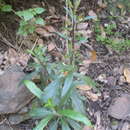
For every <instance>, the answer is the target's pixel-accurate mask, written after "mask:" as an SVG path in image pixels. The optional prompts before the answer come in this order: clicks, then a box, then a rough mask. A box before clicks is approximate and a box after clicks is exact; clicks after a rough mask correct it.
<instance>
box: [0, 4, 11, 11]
mask: <svg viewBox="0 0 130 130" xmlns="http://www.w3.org/2000/svg"><path fill="white" fill-rule="evenodd" d="M1 11H3V12H11V11H12V6H11V5H4V6H2V8H1Z"/></svg>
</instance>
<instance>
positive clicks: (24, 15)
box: [0, 0, 45, 36]
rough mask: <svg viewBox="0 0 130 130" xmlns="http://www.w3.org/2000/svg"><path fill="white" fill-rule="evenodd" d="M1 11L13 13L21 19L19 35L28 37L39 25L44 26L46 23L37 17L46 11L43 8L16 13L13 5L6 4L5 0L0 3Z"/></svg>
mask: <svg viewBox="0 0 130 130" xmlns="http://www.w3.org/2000/svg"><path fill="white" fill-rule="evenodd" d="M0 11H1V12H13V13H14V14H15V15H17V16H18V17H19V18H20V23H19V25H20V26H19V29H18V34H20V35H24V36H26V35H28V34H30V33H33V32H34V30H35V26H36V25H37V24H39V25H44V24H45V21H44V20H43V19H42V18H41V17H38V16H37V15H39V14H41V13H43V12H44V11H45V9H43V8H31V9H27V10H23V11H15V10H13V9H12V6H11V5H8V4H6V3H5V2H4V0H1V1H0Z"/></svg>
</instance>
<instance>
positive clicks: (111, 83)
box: [107, 76, 116, 86]
mask: <svg viewBox="0 0 130 130" xmlns="http://www.w3.org/2000/svg"><path fill="white" fill-rule="evenodd" d="M107 84H108V85H109V86H115V85H116V78H115V77H113V76H110V77H108V78H107Z"/></svg>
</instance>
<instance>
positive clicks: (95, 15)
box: [88, 10, 97, 20]
mask: <svg viewBox="0 0 130 130" xmlns="http://www.w3.org/2000/svg"><path fill="white" fill-rule="evenodd" d="M88 15H89V16H93V17H94V18H93V19H95V20H97V14H96V13H95V12H94V11H93V10H90V11H89V12H88Z"/></svg>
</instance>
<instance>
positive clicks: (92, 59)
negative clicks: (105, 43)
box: [90, 50, 97, 61]
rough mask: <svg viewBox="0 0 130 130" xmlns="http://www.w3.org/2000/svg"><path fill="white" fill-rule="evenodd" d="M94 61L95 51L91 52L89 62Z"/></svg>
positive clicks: (95, 57)
mask: <svg viewBox="0 0 130 130" xmlns="http://www.w3.org/2000/svg"><path fill="white" fill-rule="evenodd" d="M96 59H97V54H96V51H95V50H93V51H91V57H90V60H91V61H96Z"/></svg>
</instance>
